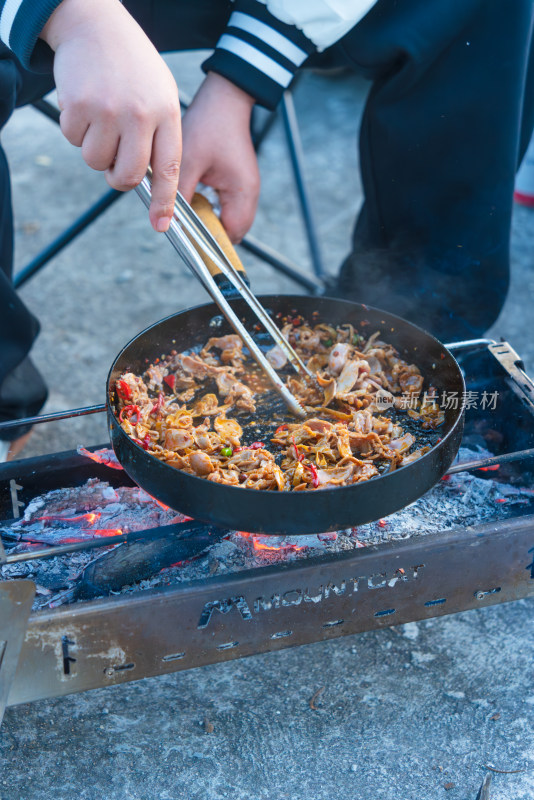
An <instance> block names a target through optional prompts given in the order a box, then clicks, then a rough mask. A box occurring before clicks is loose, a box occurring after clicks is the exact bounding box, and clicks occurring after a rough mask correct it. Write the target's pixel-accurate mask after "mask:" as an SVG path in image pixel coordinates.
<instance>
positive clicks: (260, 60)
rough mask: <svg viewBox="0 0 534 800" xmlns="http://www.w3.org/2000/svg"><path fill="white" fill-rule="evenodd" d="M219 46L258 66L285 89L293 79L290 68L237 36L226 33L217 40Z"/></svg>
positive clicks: (257, 67)
mask: <svg viewBox="0 0 534 800" xmlns="http://www.w3.org/2000/svg"><path fill="white" fill-rule="evenodd" d="M217 47H218V48H221V49H222V50H228V52H230V53H233V54H234V55H236V56H238V57H239V58H242V59H243V61H247V62H248V63H249V64H250V65H251V66H253V67H256V69H258V70H259V71H260V72H263V73H264V74H265V75H267V77H268V78H270V79H271V80H273V81H275V83H278V84H279V85H280V86H283V87H284V89H285V88H287V87H288V86H289V84H290V83H291V80H292V79H293V75H292V73H291V72H290V71H289V70H288V69H285V68H284V67H281V66H280V64H277V62H276V61H274V59H272V58H269V56H266V55H265V54H264V53H262V52H261V51H260V50H257V49H256V48H255V47H252V45H250V44H249V43H248V42H244V41H243V40H242V39H238V38H237V36H232V35H231V34H229V33H224V34H223V35H222V36H221V38H220V39H219V41H218V42H217Z"/></svg>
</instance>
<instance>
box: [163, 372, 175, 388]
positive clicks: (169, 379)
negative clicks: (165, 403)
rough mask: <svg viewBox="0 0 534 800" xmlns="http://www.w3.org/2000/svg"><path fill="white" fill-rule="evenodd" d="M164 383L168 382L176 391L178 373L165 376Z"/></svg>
mask: <svg viewBox="0 0 534 800" xmlns="http://www.w3.org/2000/svg"><path fill="white" fill-rule="evenodd" d="M163 383H166V384H167V386H168V387H169V389H171V390H172V391H174V387H175V386H176V375H166V376H165V377H164V378H163Z"/></svg>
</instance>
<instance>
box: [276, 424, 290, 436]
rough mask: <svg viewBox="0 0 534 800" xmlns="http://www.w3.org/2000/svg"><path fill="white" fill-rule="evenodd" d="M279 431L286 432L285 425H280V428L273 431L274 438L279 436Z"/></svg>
mask: <svg viewBox="0 0 534 800" xmlns="http://www.w3.org/2000/svg"><path fill="white" fill-rule="evenodd" d="M281 431H287V425H280V427H278V428H277V429H276V430H275V432H274V435H275V436H278V435H279V434H280V432H281Z"/></svg>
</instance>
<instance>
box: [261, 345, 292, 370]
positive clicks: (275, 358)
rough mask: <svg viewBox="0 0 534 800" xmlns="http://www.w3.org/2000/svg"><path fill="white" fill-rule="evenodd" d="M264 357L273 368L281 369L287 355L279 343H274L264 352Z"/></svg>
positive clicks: (285, 362)
mask: <svg viewBox="0 0 534 800" xmlns="http://www.w3.org/2000/svg"><path fill="white" fill-rule="evenodd" d="M265 358H266V359H267V361H268V362H269V364H270V365H271V367H273V369H282V367H285V365H286V364H287V356H286V354H285V352H284V351H283V350H282V348H281V347H280V345H278V344H275V346H274V347H271V349H270V350H267V352H266V353H265Z"/></svg>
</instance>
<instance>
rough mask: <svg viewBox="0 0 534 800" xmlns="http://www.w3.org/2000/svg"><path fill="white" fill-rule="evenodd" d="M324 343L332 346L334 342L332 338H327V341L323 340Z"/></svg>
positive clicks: (326, 345)
mask: <svg viewBox="0 0 534 800" xmlns="http://www.w3.org/2000/svg"><path fill="white" fill-rule="evenodd" d="M323 344H324V346H325V347H332V345H333V344H334V342H333V341H332V339H327V340H326V342H323Z"/></svg>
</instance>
